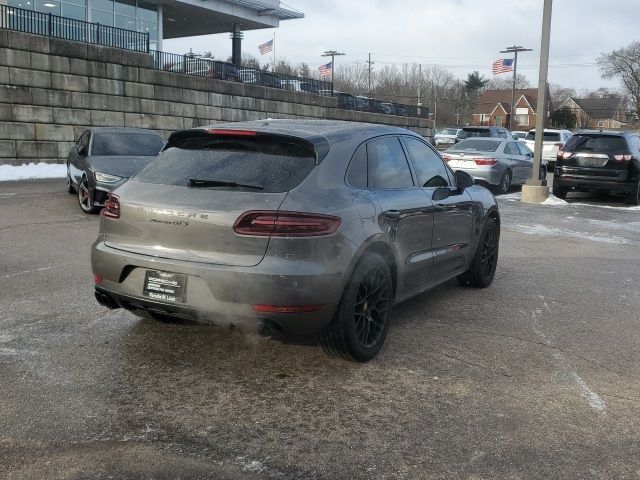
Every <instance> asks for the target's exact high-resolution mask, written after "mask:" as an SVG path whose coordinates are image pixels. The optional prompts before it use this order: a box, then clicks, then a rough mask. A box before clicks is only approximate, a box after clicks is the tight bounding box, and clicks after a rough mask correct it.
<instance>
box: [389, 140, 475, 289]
mask: <svg viewBox="0 0 640 480" xmlns="http://www.w3.org/2000/svg"><path fill="white" fill-rule="evenodd" d="M402 142H403V144H404V145H405V147H406V149H407V152H408V153H409V156H410V158H411V161H412V163H413V165H414V167H415V171H416V177H417V180H418V185H420V187H421V188H422V191H423V193H424V194H425V195H426V197H427V198H428V199H429V200H430V201H431V203H433V205H434V219H433V240H432V243H431V256H433V269H432V271H431V274H430V277H429V280H430V281H431V280H437V279H439V278H442V277H444V276H446V275H449V274H450V273H452V272H454V271H456V270H458V269H460V268H462V267H464V266H465V261H466V257H467V255H469V249H470V245H471V238H472V230H473V216H472V209H471V207H472V202H471V196H470V195H469V194H468V193H467V192H466V191H463V192H459V191H458V189H457V187H456V186H455V184H454V180H453V173H452V172H451V170H449V168H447V167H446V165H445V163H444V161H443V160H442V158H441V157H440V155H438V154H437V153H436V151H435V150H433V148H431V147H430V146H429V145H427V144H426V143H425V142H423V141H421V140H419V139H417V138H415V137H409V136H405V137H402ZM439 190H440V192H439ZM442 190H445V191H447V194H448V196H446V195H445V196H446V198H442V197H443V195H442V193H443V192H442ZM437 194H438V195H437Z"/></svg>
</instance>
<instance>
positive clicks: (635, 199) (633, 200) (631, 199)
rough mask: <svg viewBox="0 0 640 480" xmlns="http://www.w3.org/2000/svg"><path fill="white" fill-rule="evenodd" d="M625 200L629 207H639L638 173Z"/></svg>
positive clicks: (639, 182)
mask: <svg viewBox="0 0 640 480" xmlns="http://www.w3.org/2000/svg"><path fill="white" fill-rule="evenodd" d="M626 200H627V203H628V204H629V205H640V173H638V174H636V181H635V182H633V190H632V191H631V192H629V193H628V194H627V197H626Z"/></svg>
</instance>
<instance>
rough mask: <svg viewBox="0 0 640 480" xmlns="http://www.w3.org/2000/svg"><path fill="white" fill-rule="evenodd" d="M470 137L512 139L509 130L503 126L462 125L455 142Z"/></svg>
mask: <svg viewBox="0 0 640 480" xmlns="http://www.w3.org/2000/svg"><path fill="white" fill-rule="evenodd" d="M472 137H494V138H508V139H510V140H513V136H512V135H511V132H510V131H509V130H507V129H506V128H504V127H464V128H462V129H461V130H460V131H459V132H458V135H457V136H456V140H455V143H458V142H459V141H460V140H464V139H465V138H472Z"/></svg>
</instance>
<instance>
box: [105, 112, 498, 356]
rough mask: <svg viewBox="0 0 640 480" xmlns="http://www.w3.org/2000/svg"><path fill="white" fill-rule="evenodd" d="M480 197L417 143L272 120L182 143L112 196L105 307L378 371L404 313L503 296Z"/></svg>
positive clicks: (486, 200)
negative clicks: (472, 296)
mask: <svg viewBox="0 0 640 480" xmlns="http://www.w3.org/2000/svg"><path fill="white" fill-rule="evenodd" d="M472 183H473V182H472V179H471V177H470V176H469V175H467V174H466V173H464V172H456V173H454V172H453V171H451V170H450V169H449V167H448V166H447V165H446V164H445V162H444V161H443V160H442V158H441V157H440V155H439V154H438V153H437V152H436V151H435V150H434V149H433V148H432V147H431V146H430V145H429V144H428V143H427V142H426V141H425V140H424V139H423V138H422V137H421V136H419V135H416V134H415V133H413V132H410V131H408V130H405V129H401V128H395V127H387V126H380V125H370V124H363V123H349V122H338V121H325V120H315V121H312V120H296V121H294V120H264V121H256V122H246V123H232V124H218V125H215V126H211V127H202V128H197V129H192V130H185V131H179V132H175V133H174V134H172V135H171V137H170V139H169V141H168V143H167V145H166V147H165V149H164V151H163V152H162V153H161V154H160V156H159V157H158V159H157V160H156V161H155V162H153V163H152V164H150V165H149V166H148V167H146V168H145V169H144V170H143V171H142V172H140V173H139V174H138V175H137V176H136V177H134V178H133V179H132V180H130V181H129V182H127V183H125V184H124V185H122V186H121V187H120V188H118V189H117V190H116V191H115V192H113V193H112V194H111V195H110V196H109V200H108V201H107V205H106V207H105V208H104V209H103V211H102V216H101V222H100V233H99V235H98V238H97V240H96V242H95V243H94V245H93V249H92V266H93V273H94V277H95V293H96V298H97V300H98V301H99V302H100V303H101V304H102V305H105V306H107V307H110V308H119V307H123V308H126V309H128V310H132V311H135V312H138V313H140V312H142V313H144V314H145V315H151V316H156V317H159V316H166V315H170V316H177V317H184V318H199V319H206V320H208V321H212V322H214V323H227V322H238V323H245V322H247V323H252V324H256V325H258V326H260V328H261V329H262V330H263V331H265V332H267V333H270V334H271V333H276V332H277V333H312V332H313V333H317V334H318V338H319V339H320V342H321V343H322V345H323V347H324V349H325V350H326V351H327V352H328V353H331V354H334V355H338V356H342V357H345V358H349V359H354V360H357V361H366V360H368V359H370V358H371V357H373V356H374V355H375V354H376V353H377V352H378V350H379V349H380V347H381V346H382V344H383V342H384V339H385V337H386V334H387V329H388V328H389V311H390V308H391V306H392V305H393V304H396V303H398V302H401V301H403V300H405V299H407V298H410V297H412V296H414V295H417V294H419V293H421V292H424V291H425V290H427V289H429V288H432V287H434V286H436V285H438V284H441V283H443V282H446V281H447V280H449V279H451V278H454V277H457V278H458V280H459V281H460V283H461V284H463V285H470V286H474V287H487V286H488V285H489V284H491V282H492V280H493V276H494V272H495V268H496V263H497V258H498V242H499V236H500V231H499V228H500V217H499V213H498V207H497V205H496V202H495V199H494V197H493V195H492V194H491V193H490V192H489V191H488V190H487V189H485V188H484V187H480V186H473V185H472Z"/></svg>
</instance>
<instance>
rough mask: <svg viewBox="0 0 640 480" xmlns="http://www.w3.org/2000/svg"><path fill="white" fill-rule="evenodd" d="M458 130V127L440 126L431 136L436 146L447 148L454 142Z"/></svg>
mask: <svg viewBox="0 0 640 480" xmlns="http://www.w3.org/2000/svg"><path fill="white" fill-rule="evenodd" d="M459 131H460V129H459V128H441V129H440V130H438V132H437V133H436V134H435V136H434V137H433V138H434V141H435V144H436V147H439V148H447V147H449V146H451V145H453V144H454V143H455V142H456V137H457V136H458V132H459Z"/></svg>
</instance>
